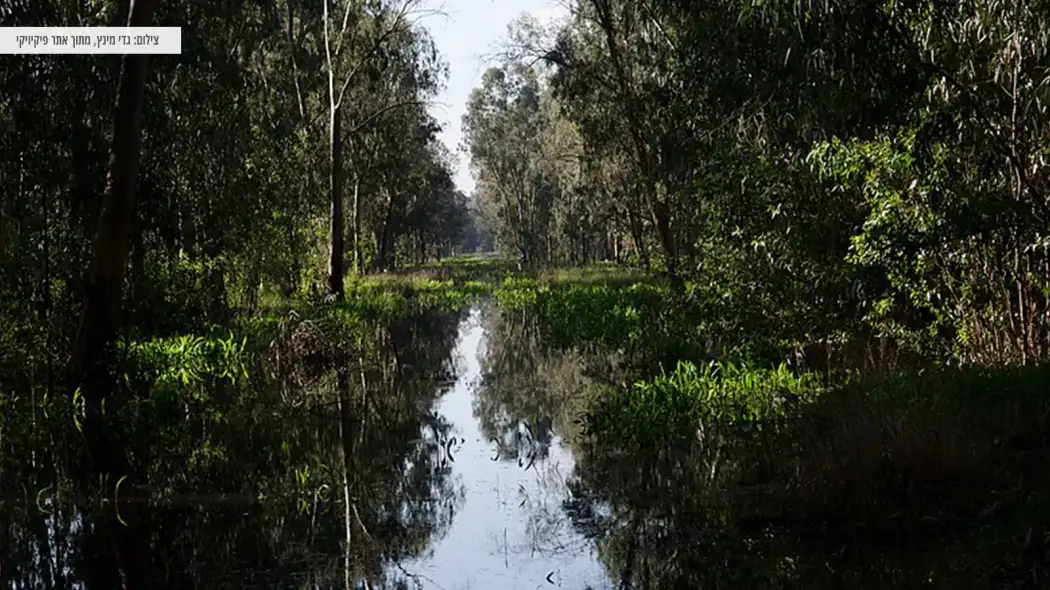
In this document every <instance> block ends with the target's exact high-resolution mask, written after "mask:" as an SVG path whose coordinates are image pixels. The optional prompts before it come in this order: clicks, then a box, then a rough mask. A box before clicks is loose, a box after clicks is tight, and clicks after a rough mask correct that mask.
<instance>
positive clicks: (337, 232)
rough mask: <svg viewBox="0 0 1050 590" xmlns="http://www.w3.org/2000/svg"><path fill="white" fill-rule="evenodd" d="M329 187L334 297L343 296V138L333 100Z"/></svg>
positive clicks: (330, 268) (330, 278)
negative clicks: (330, 192)
mask: <svg viewBox="0 0 1050 590" xmlns="http://www.w3.org/2000/svg"><path fill="white" fill-rule="evenodd" d="M328 127H329V132H330V134H331V135H330V139H329V145H330V148H331V150H330V153H329V156H330V158H329V162H328V164H329V167H330V168H329V170H330V179H329V180H330V188H331V191H332V194H331V199H332V203H331V213H332V218H331V219H330V220H329V221H330V233H331V240H332V243H331V248H330V250H329V253H328V293H329V294H330V295H335V296H336V297H342V296H343V143H342V142H343V139H342V115H341V114H340V111H339V107H338V105H336V104H335V103H334V102H333V103H332V104H331V106H330V117H329V126H328Z"/></svg>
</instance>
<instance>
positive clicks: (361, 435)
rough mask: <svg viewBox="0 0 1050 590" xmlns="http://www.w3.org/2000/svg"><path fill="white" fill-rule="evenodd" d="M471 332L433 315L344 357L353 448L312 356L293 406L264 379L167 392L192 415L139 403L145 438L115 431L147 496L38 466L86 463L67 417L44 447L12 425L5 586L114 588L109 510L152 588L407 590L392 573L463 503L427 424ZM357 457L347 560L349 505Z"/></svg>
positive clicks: (456, 317) (324, 368)
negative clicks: (362, 589) (142, 560)
mask: <svg viewBox="0 0 1050 590" xmlns="http://www.w3.org/2000/svg"><path fill="white" fill-rule="evenodd" d="M461 316H462V314H446V313H439V312H437V311H433V310H431V311H426V312H419V313H416V314H414V315H413V316H411V317H409V318H406V319H404V320H403V321H400V322H396V323H395V324H393V325H390V326H381V327H380V326H377V327H374V329H373V330H372V331H370V332H368V333H367V334H365V337H364V338H362V339H360V343H359V344H360V346H359V348H357V349H355V350H354V351H352V352H354V353H355V354H348V355H346V356H345V357H344V359H345V360H347V361H348V363H349V364H348V367H349V370H350V372H349V374H350V375H352V376H353V379H352V381H353V388H352V390H351V396H350V398H349V402H350V408H352V412H351V421H352V428H351V429H350V431H351V432H352V433H353V437H352V440H351V441H347V440H345V437H344V436H343V435H342V434H341V432H342V431H341V426H342V425H341V423H340V416H339V413H338V412H337V411H336V409H335V408H336V404H335V403H334V402H335V399H336V398H337V397H338V395H337V394H338V392H337V391H336V389H337V387H336V384H335V379H334V376H333V374H332V369H331V365H330V364H326V363H323V362H314V361H316V358H315V357H316V355H315V357H312V358H314V361H310V360H303V361H301V362H302V363H305V364H307V365H311V366H304V367H300V368H301V369H303V371H305V373H311V372H312V373H314V375H313V376H312V377H311V379H310V380H309V381H310V382H311V383H312V385H311V386H310V388H309V390H292V391H291V395H292V396H293V397H294V399H291V398H289V392H288V391H287V389H286V388H282V383H280V382H279V381H277V380H274V379H267V378H265V376H264V373H266V371H263V372H262V373H260V375H255V376H253V379H251V380H246V381H243V382H241V383H238V384H237V385H236V386H233V385H228V384H227V385H221V384H219V383H218V381H215V382H209V384H208V386H207V387H205V386H203V385H202V386H201V387H200V388H197V389H194V388H192V387H191V388H186V389H185V390H176V391H173V392H169V393H172V394H173V395H175V394H178V395H180V396H190V397H191V398H192V399H195V400H198V401H196V402H193V403H194V404H196V405H193V406H192V407H193V408H195V409H194V411H192V412H175V411H172V407H169V406H170V404H169V405H165V403H163V402H161V401H158V400H156V399H152V398H151V399H149V400H148V402H147V401H143V402H141V407H137V408H136V410H137V411H138V412H139V413H138V415H137V419H138V420H139V421H140V422H136V423H126V424H123V425H119V426H120V429H121V430H120V431H121V432H123V433H127V434H128V435H129V436H128V438H127V441H128V444H127V449H128V450H129V451H128V453H127V455H128V457H129V461H130V462H131V463H132V464H134V465H136V466H137V469H138V470H139V472H140V473H142V474H144V477H143V478H142V479H143V480H144V481H146V482H148V484H146V485H143V486H121V485H120V482H118V481H112V480H108V481H105V482H103V484H104V485H101V486H100V485H98V482H97V481H91V480H89V479H84V478H81V477H80V476H79V475H78V474H77V473H76V472H75V471H74V470H72V469H71V468H70V467H68V466H66V465H64V464H62V462H45V461H41V457H61V456H65V455H68V456H76V455H77V449H78V447H77V445H78V444H79V443H78V440H77V437H76V431H75V430H74V429H72V428H71V427H70V425H71V424H73V421H72V420H71V419H70V420H69V421H68V422H62V420H63V419H69V418H70V417H69V416H68V415H64V414H61V409H60V407H59V406H58V405H57V404H55V405H54V406H53V407H51V406H49V407H48V408H46V410H47V411H48V412H51V413H52V418H53V420H52V422H51V423H50V424H51V426H48V428H41V429H40V430H39V431H37V432H33V433H30V432H21V431H17V430H15V429H14V428H13V427H12V426H11V425H14V424H18V423H19V422H21V423H25V424H29V423H30V422H31V419H30V416H32V413H33V411H34V410H35V411H36V412H38V413H39V412H41V411H42V410H43V409H44V408H41V407H34V406H31V405H29V404H25V405H21V406H18V407H15V408H4V410H5V416H4V418H3V422H2V426H3V427H4V429H5V430H4V432H3V433H2V435H0V468H2V469H3V471H0V520H2V521H3V522H4V523H5V525H6V526H4V527H0V555H2V556H3V558H2V559H0V585H2V586H4V587H7V588H19V587H46V588H59V589H63V588H107V589H108V588H115V587H120V586H121V581H120V579H119V577H118V574H117V567H116V559H117V557H118V556H117V555H114V552H113V550H112V549H111V548H110V547H112V545H111V544H110V543H108V542H107V540H106V535H107V534H108V533H107V529H106V528H105V527H103V526H101V524H100V522H101V521H100V518H101V517H102V516H101V515H102V514H103V511H104V510H105V509H106V508H107V507H112V506H116V507H118V509H117V510H116V513H117V514H118V515H120V514H134V515H135V516H136V519H135V520H133V521H132V522H130V523H128V524H129V525H130V526H131V528H132V529H133V530H135V531H136V535H137V536H136V537H135V539H136V541H137V542H138V543H140V544H141V546H142V547H148V548H149V550H150V554H151V557H152V563H153V566H154V567H153V573H154V575H155V577H156V583H154V584H151V585H150V587H158V588H164V587H170V588H196V587H220V586H231V587H249V586H254V585H263V586H289V587H304V588H305V587H346V586H351V587H354V586H359V585H363V584H366V583H367V585H368V587H371V588H380V587H411V586H412V579H411V577H409V576H407V575H404V574H401V573H400V572H399V571H398V568H396V566H394V565H393V564H396V563H397V562H399V561H401V560H404V559H407V558H411V557H415V556H419V555H420V554H422V553H423V552H424V551H425V550H426V548H427V546H428V545H429V544H430V543H431V542H432V540H433V539H434V538H436V537H438V536H440V535H442V534H443V532H444V531H445V530H446V529H447V527H448V525H449V524H450V522H451V520H452V517H453V514H454V512H455V510H456V509H457V506H458V503H459V502H460V501H461V499H462V491H461V490H460V489H458V488H457V486H456V485H455V484H454V481H453V479H452V478H450V477H449V473H450V468H449V461H448V457H447V446H446V440H447V438H448V431H449V427H450V425H449V424H448V423H447V422H446V421H444V420H443V419H440V418H439V417H437V416H435V415H434V414H432V413H431V412H430V407H431V406H432V405H433V403H434V401H435V400H436V399H437V397H438V396H439V395H440V394H441V393H443V387H444V386H443V385H442V384H443V383H447V381H448V380H449V378H450V377H451V372H450V371H451V368H452V366H453V365H452V363H451V362H450V359H451V356H452V351H453V348H454V346H455V344H456V336H457V327H458V324H459V321H460V319H461ZM357 353H360V354H357ZM303 371H301V372H300V375H301V374H302V372H303ZM362 383H363V386H362ZM282 389H285V391H282ZM23 397H26V398H28V397H29V396H23ZM304 400H309V401H307V403H303V401H304ZM8 410H16V411H17V412H20V414H18V415H17V416H16V414H14V413H11V412H9V411H8ZM18 416H21V418H18ZM125 419H126V416H125ZM27 429H28V427H27ZM70 431H72V434H70ZM12 436H14V437H15V438H14V440H17V441H18V442H19V444H18V445H17V446H16V445H14V444H13V443H12V442H11V441H12V438H11V437H12ZM347 442H350V443H351V444H350V446H349V449H347V448H346V446H345V443H347ZM347 450H349V451H350V454H349V465H350V466H351V468H350V469H348V470H347V471H346V473H347V474H348V475H349V478H348V482H349V488H350V490H351V493H350V498H351V503H350V513H351V514H352V515H353V518H352V531H351V532H352V534H351V536H350V543H349V544H347V543H345V540H346V530H345V522H344V519H343V518H341V516H342V514H343V513H344V499H343V495H342V493H340V490H341V488H340V486H341V485H342V484H341V478H342V475H343V465H344V463H343V455H344V452H346V451H347ZM50 463H55V464H53V465H52V464H50ZM114 499H116V501H115V502H114ZM129 507H136V508H137V510H136V511H131V510H129V509H128V508H129ZM406 584H407V586H405V585H406Z"/></svg>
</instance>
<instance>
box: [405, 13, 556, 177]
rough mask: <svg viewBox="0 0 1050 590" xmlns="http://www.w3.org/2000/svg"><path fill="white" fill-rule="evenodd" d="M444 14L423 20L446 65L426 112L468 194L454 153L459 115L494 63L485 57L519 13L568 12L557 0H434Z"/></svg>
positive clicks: (465, 171) (463, 160) (543, 17)
mask: <svg viewBox="0 0 1050 590" xmlns="http://www.w3.org/2000/svg"><path fill="white" fill-rule="evenodd" d="M430 5H431V6H435V7H437V6H440V7H441V10H442V11H443V12H444V13H445V15H446V16H433V17H429V18H428V19H427V20H426V21H425V25H426V26H427V28H429V29H430V33H431V35H433V37H434V42H435V43H436V44H437V48H438V51H440V52H441V54H442V55H443V56H444V58H445V60H446V61H447V62H448V64H449V79H448V84H447V88H446V89H445V90H444V92H442V93H441V94H440V95H439V96H438V99H437V104H435V105H434V106H433V107H431V113H432V114H433V115H434V117H436V118H437V120H438V122H439V123H441V124H442V126H443V127H444V131H443V132H442V134H441V139H442V141H443V142H444V143H445V145H446V146H448V149H449V151H451V152H452V153H454V154H457V156H458V158H459V167H458V168H457V170H456V176H455V179H456V186H457V187H458V188H459V189H460V190H461V191H463V192H465V193H467V194H469V193H471V192H473V190H474V179H473V178H472V177H471V175H470V169H469V161H468V158H467V157H466V154H459V153H458V150H459V144H460V142H461V141H462V140H463V130H462V128H461V119H462V117H463V114H464V113H466V109H467V99H468V98H469V97H470V91H471V90H473V88H474V87H475V86H476V85H478V84H479V83H480V82H481V76H482V75H483V74H484V73H485V70H486V69H487V68H488V67H489V66H490V65H494V64H491V63H487V62H486V61H485V59H486V57H488V58H489V59H491V55H492V54H494V53H495V52H496V51H498V50H499V49H500V44H501V43H502V42H503V41H504V40H505V39H506V38H507V25H509V24H510V23H511V22H513V21H514V20H515V19H517V17H518V16H519V15H521V14H522V13H525V12H527V13H529V14H531V15H532V16H534V17H535V18H536V19H537V20H539V21H540V22H541V23H543V24H546V23H549V22H550V21H551V20H554V19H560V18H562V17H564V16H565V15H566V14H567V11H566V9H565V8H564V7H563V6H562V5H560V4H559V3H558V1H557V0H443V1H442V0H434V1H432V2H431V3H430Z"/></svg>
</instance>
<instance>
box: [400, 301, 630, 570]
mask: <svg viewBox="0 0 1050 590" xmlns="http://www.w3.org/2000/svg"><path fill="white" fill-rule="evenodd" d="M484 354H485V325H484V323H483V322H482V316H481V310H480V309H478V308H474V309H472V310H471V312H470V315H469V317H468V318H467V319H465V320H464V321H463V323H462V324H461V328H460V338H459V342H458V344H457V346H456V356H457V357H458V360H459V361H460V362H459V364H460V367H459V375H458V377H457V380H456V383H455V385H454V387H453V388H452V390H451V391H450V392H449V393H447V394H445V395H444V396H443V397H442V398H441V399H440V401H439V402H438V404H437V408H436V409H437V412H438V414H439V415H441V416H443V417H445V418H446V419H447V420H448V421H449V422H450V423H451V425H452V431H451V435H452V436H454V437H457V439H458V440H459V441H461V442H460V443H459V444H458V445H456V450H455V454H454V458H455V459H454V466H453V468H452V469H453V473H454V474H455V478H456V479H458V480H460V481H462V483H463V485H464V486H465V488H466V493H465V498H464V503H463V506H462V508H460V510H459V512H458V514H457V515H456V518H455V521H454V522H453V523H452V526H451V528H450V529H449V531H448V533H447V534H446V536H445V537H444V538H443V539H441V540H440V541H438V542H436V543H435V544H434V545H433V547H432V548H431V549H430V551H429V554H428V555H427V556H426V557H425V558H422V559H417V560H412V561H411V562H408V563H405V564H401V566H400V568H403V569H404V570H405V571H407V572H409V573H410V574H411V575H412V577H415V578H417V579H420V580H422V581H423V582H424V583H423V587H425V588H438V589H445V590H452V589H468V588H502V589H506V590H517V589H532V588H550V587H568V588H587V587H590V588H594V589H595V590H598V589H599V588H611V587H612V584H611V582H610V580H609V579H608V576H607V575H606V573H605V569H604V566H602V564H601V563H600V562H599V561H598V558H597V554H596V548H595V545H594V542H593V541H591V540H588V539H586V538H585V537H584V536H582V535H581V534H579V533H578V532H577V531H576V530H575V529H574V528H573V525H572V523H571V522H570V520H569V518H568V516H567V514H566V513H565V510H564V509H563V504H564V502H565V501H566V500H567V499H569V497H570V493H569V490H568V487H567V485H566V480H567V478H568V477H570V476H571V474H572V471H573V467H574V461H573V456H572V452H571V450H570V449H569V448H568V446H567V445H566V444H565V441H563V440H562V439H561V438H560V437H558V436H554V437H553V440H552V443H551V444H550V447H549V454H547V456H546V457H544V458H540V459H537V460H532V457H531V453H530V452H529V451H532V452H533V453H534V452H536V451H535V449H529V448H527V447H528V446H530V443H531V441H530V439H529V437H530V435H529V434H527V433H528V431H527V430H525V429H524V428H523V429H522V432H523V433H524V436H523V438H524V439H525V440H524V443H523V444H524V445H525V446H526V449H525V450H526V452H525V453H522V454H521V455H522V456H521V457H508V458H501V457H499V456H498V453H497V451H498V448H499V445H498V444H497V443H493V442H492V441H489V440H486V438H485V437H484V435H483V433H482V426H481V425H480V423H479V420H478V418H477V417H475V415H474V406H475V405H477V404H476V401H477V395H478V389H479V385H480V381H481V372H482V361H483V360H484V359H483V357H484ZM532 436H534V435H532Z"/></svg>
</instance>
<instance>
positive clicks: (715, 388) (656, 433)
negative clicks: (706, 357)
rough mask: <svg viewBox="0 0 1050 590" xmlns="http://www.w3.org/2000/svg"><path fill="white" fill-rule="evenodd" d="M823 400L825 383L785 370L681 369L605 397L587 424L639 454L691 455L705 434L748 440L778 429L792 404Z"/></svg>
mask: <svg viewBox="0 0 1050 590" xmlns="http://www.w3.org/2000/svg"><path fill="white" fill-rule="evenodd" d="M822 392H823V385H822V380H821V378H820V377H818V376H816V375H813V374H802V375H795V374H793V373H792V372H791V371H790V370H789V369H788V368H787V367H786V366H785V365H780V366H779V367H777V368H776V369H772V370H771V369H760V368H757V367H754V366H749V365H736V364H731V363H709V364H705V365H699V366H697V365H694V364H693V363H690V362H681V363H679V364H678V366H677V367H676V368H675V370H674V371H672V372H671V373H662V374H660V375H659V376H657V377H655V378H653V379H651V380H646V381H638V382H635V383H634V384H632V385H631V386H629V387H626V388H615V389H611V390H606V391H605V392H604V393H602V394H601V395H600V396H599V397H598V398H597V399H596V400H595V402H594V405H593V406H592V408H591V409H590V410H589V412H588V414H587V415H586V417H585V418H584V428H585V431H586V432H587V433H588V434H590V435H592V436H597V437H601V438H602V439H604V440H606V441H608V442H609V443H611V444H614V445H617V446H620V447H622V448H624V449H627V450H631V451H635V452H638V451H644V450H645V449H656V448H665V447H679V448H681V447H682V446H683V445H685V446H686V447H688V446H689V445H690V444H692V443H695V442H696V440H697V438H698V437H702V436H703V433H704V431H705V430H712V431H713V430H716V429H718V428H723V429H728V430H731V431H734V432H735V434H736V436H738V437H740V438H741V439H745V440H746V438H747V437H749V436H751V435H753V434H754V433H757V432H761V431H763V430H765V429H775V428H776V427H777V426H778V425H779V424H780V423H781V422H782V419H783V418H784V417H785V416H786V415H787V413H786V410H785V407H786V405H787V404H788V403H801V402H804V401H812V400H814V399H816V397H817V396H819V395H820V394H821V393H822ZM785 400H791V401H790V402H788V401H785Z"/></svg>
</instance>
